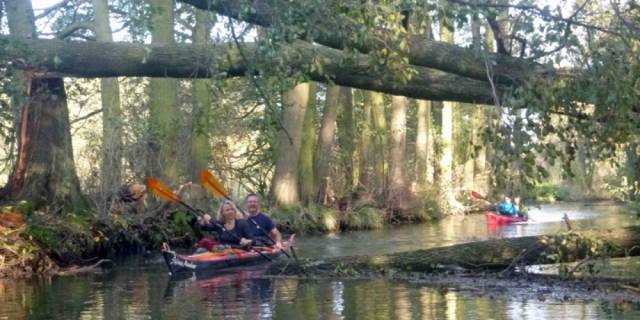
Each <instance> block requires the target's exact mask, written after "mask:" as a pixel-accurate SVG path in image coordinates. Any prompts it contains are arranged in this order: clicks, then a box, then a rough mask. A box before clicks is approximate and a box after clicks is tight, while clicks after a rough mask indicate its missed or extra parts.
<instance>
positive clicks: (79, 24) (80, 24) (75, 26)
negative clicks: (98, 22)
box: [56, 21, 95, 40]
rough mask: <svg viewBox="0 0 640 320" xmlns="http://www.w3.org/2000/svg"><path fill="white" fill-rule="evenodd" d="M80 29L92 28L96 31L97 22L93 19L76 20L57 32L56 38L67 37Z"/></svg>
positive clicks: (91, 29) (92, 30)
mask: <svg viewBox="0 0 640 320" xmlns="http://www.w3.org/2000/svg"><path fill="white" fill-rule="evenodd" d="M78 30H90V31H91V32H93V33H95V24H94V23H93V21H76V22H73V23H72V24H70V25H68V26H66V27H65V28H64V29H62V30H60V31H59V32H58V33H57V34H56V38H58V39H61V40H62V39H65V38H67V37H68V36H70V35H71V34H73V33H74V32H76V31H78Z"/></svg>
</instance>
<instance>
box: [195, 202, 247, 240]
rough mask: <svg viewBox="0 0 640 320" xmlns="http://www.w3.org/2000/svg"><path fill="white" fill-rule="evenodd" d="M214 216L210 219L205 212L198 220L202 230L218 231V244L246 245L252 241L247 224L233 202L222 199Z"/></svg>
mask: <svg viewBox="0 0 640 320" xmlns="http://www.w3.org/2000/svg"><path fill="white" fill-rule="evenodd" d="M216 218H217V219H216V220H213V221H212V220H211V216H210V215H208V214H205V215H203V216H202V218H200V221H199V222H200V226H201V227H202V229H203V230H207V231H215V232H217V233H218V242H219V243H220V244H223V245H236V246H237V245H240V246H247V245H251V244H252V243H253V239H252V237H251V231H250V229H249V225H248V224H247V221H246V220H244V219H243V216H242V214H240V212H239V211H238V209H237V208H236V206H235V204H233V202H231V201H228V200H225V201H223V202H222V204H220V208H219V209H218V216H217V217H216Z"/></svg>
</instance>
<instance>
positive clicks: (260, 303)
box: [0, 270, 640, 320]
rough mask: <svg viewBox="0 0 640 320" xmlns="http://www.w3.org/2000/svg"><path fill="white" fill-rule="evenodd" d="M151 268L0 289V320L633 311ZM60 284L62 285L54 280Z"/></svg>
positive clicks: (366, 283) (638, 313)
mask: <svg viewBox="0 0 640 320" xmlns="http://www.w3.org/2000/svg"><path fill="white" fill-rule="evenodd" d="M160 274H162V272H160V271H159V270H156V271H153V272H152V271H149V270H147V271H146V272H145V273H143V274H139V273H138V274H137V275H138V278H135V277H132V276H131V275H135V273H119V274H117V275H116V276H115V277H114V278H112V279H111V281H110V282H108V283H106V282H104V280H105V278H103V277H75V278H64V279H54V280H52V281H51V282H50V283H49V284H48V285H45V286H40V285H35V284H33V283H30V284H29V283H25V282H17V283H11V284H10V285H9V284H8V283H6V282H3V283H2V286H0V302H1V304H0V319H149V318H152V319H285V320H291V319H469V318H473V319H565V318H570V319H599V318H616V317H625V318H636V317H640V306H637V305H629V304H614V303H596V302H587V301H574V302H566V301H556V300H553V299H552V298H548V299H543V300H541V299H525V298H523V297H518V296H513V297H509V296H508V295H505V296H495V297H493V296H486V295H473V294H469V293H465V292H458V291H455V290H451V289H448V288H430V287H425V286H423V285H420V284H418V283H412V282H405V281H401V282H399V281H390V280H385V279H376V280H349V281H314V280H296V279H264V278H254V276H256V274H255V273H253V271H239V272H236V273H230V274H224V275H221V276H216V277H212V278H208V279H187V280H183V281H178V282H171V283H167V282H166V278H164V280H165V282H162V281H156V282H153V281H151V280H157V278H156V275H160ZM60 280H63V281H60Z"/></svg>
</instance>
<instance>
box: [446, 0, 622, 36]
mask: <svg viewBox="0 0 640 320" xmlns="http://www.w3.org/2000/svg"><path fill="white" fill-rule="evenodd" d="M447 1H449V2H452V3H456V4H460V5H465V6H470V7H485V8H511V9H516V10H523V11H529V12H534V13H536V14H537V15H539V16H540V17H542V18H543V19H544V20H554V21H562V22H566V23H571V24H573V25H576V26H580V27H583V28H588V29H593V30H598V31H601V32H604V33H608V34H612V35H616V36H622V35H621V34H620V33H619V32H617V31H615V30H611V29H608V28H605V27H601V26H597V25H593V24H589V23H586V22H582V21H578V20H576V19H575V18H576V17H575V16H576V15H577V13H578V12H579V11H576V13H574V14H573V15H572V16H571V17H569V18H564V17H562V16H558V15H554V14H551V12H550V11H549V10H548V9H547V8H540V7H537V6H532V5H520V4H502V3H488V2H468V1H464V0H447ZM586 2H587V1H585V3H586ZM583 7H584V4H583V5H582V7H581V8H583ZM580 10H581V9H580Z"/></svg>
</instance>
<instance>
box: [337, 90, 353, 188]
mask: <svg viewBox="0 0 640 320" xmlns="http://www.w3.org/2000/svg"><path fill="white" fill-rule="evenodd" d="M351 90H352V89H351V88H347V87H341V88H340V100H339V101H340V106H341V112H340V113H339V114H338V120H337V121H338V144H339V145H340V150H341V151H342V154H341V159H342V165H343V170H344V189H343V191H347V192H348V191H351V190H353V189H354V187H355V186H356V184H357V180H356V179H357V177H358V174H357V172H356V171H357V170H358V167H357V166H355V165H354V164H355V161H354V158H355V151H356V144H355V125H356V124H355V118H354V114H353V95H352V92H351Z"/></svg>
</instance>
